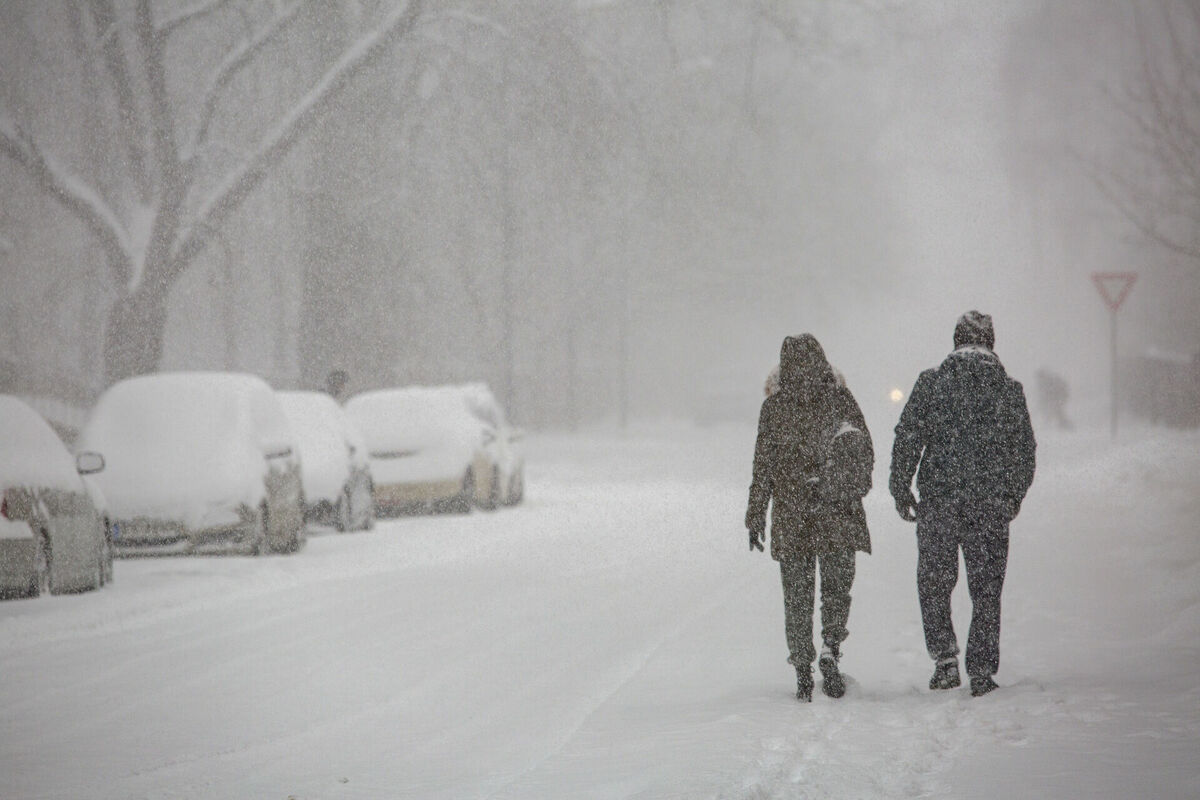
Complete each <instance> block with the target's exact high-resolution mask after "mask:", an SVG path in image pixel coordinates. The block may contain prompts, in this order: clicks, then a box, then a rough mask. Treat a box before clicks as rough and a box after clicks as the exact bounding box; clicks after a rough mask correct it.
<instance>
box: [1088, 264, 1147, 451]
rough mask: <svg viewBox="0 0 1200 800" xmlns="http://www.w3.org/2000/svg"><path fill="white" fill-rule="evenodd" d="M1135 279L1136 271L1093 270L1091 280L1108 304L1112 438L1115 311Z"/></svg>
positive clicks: (1114, 430) (1114, 429) (1114, 431)
mask: <svg viewBox="0 0 1200 800" xmlns="http://www.w3.org/2000/svg"><path fill="white" fill-rule="evenodd" d="M1136 280H1137V273H1136V272H1093V273H1092V282H1093V283H1095V284H1096V288H1097V289H1099V290H1100V296H1101V297H1103V298H1104V304H1105V305H1106V306H1108V311H1109V319H1110V320H1111V321H1112V324H1111V326H1110V330H1111V336H1110V337H1109V339H1110V358H1111V361H1110V371H1109V374H1110V379H1111V382H1112V388H1111V394H1110V402H1111V403H1112V420H1111V427H1112V438H1114V439H1115V438H1117V311H1118V310H1119V309H1120V308H1121V304H1122V303H1124V302H1125V298H1126V297H1128V296H1129V292H1130V291H1131V290H1132V289H1133V283H1134V281H1136Z"/></svg>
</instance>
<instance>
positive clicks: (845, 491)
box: [746, 333, 875, 701]
mask: <svg viewBox="0 0 1200 800" xmlns="http://www.w3.org/2000/svg"><path fill="white" fill-rule="evenodd" d="M874 460H875V456H874V452H873V450H872V447H871V435H870V433H869V432H868V431H867V423H866V420H864V419H863V415H862V411H861V410H859V407H858V403H857V402H855V400H854V396H853V395H852V394H850V390H849V389H847V388H846V385H845V382H844V381H843V380H841V379H840V378H839V377H838V376H837V374H836V373H835V372H834V370H833V368H832V367H831V366H830V365H829V362H828V361H827V360H826V358H825V353H824V351H823V350H822V349H821V345H820V344H819V343H818V342H817V340H816V339H815V338H814V337H813V336H811V335H810V334H807V333H806V334H804V335H802V336H798V337H792V336H789V337H787V338H786V339H784V341H783V348H782V351H781V353H780V367H779V387H778V389H777V390H776V391H771V390H770V389H768V397H767V398H766V400H764V401H763V404H762V410H761V412H760V414H759V418H758V439H757V441H756V442H755V446H754V475H753V479H752V481H751V484H750V499H749V503H748V505H747V509H746V527H747V529H749V532H750V548H751V550H753V549H754V548H756V547H757V548H758V549H759V550H762V549H763V544H762V543H763V537H764V536H765V533H766V516H767V505H768V503H770V504H771V556H772V557H773V558H774V559H775V560H776V561H778V562H779V565H780V572H781V574H782V578H783V598H784V616H785V631H786V634H787V642H788V650H789V652H790V656H789V658H788V661H789V662H790V663H791V664H792V665H793V666H795V668H796V696H797V697H798V698H799V699H801V700H805V701H811V700H812V688H813V678H812V662H813V661H814V660H816V651H815V650H814V648H813V595H814V588H815V577H816V569H817V562H818V561H819V562H820V570H821V638H822V639H823V641H824V644H825V647H824V649H823V650H822V652H821V659H820V663H819V666H820V669H821V675H822V678H823V682H822V689H823V690H824V692H825V694H827V695H829V696H830V697H841V696H842V694H843V693H844V692H845V682H844V680H843V678H842V675H841V673H840V672H839V670H838V659H839V658H840V656H841V644H842V642H843V641H844V640H845V639H846V636H847V635H848V633H847V630H846V621H847V619H848V618H849V615H850V588H851V585H852V584H853V583H854V559H855V552H856V551H858V550H862V551H864V552H867V553H869V552H871V539H870V535H869V533H868V531H867V520H866V515H865V514H864V513H863V504H862V498H863V495H865V494H866V493H867V491H868V490H869V489H870V488H871V468H872V466H873V465H874Z"/></svg>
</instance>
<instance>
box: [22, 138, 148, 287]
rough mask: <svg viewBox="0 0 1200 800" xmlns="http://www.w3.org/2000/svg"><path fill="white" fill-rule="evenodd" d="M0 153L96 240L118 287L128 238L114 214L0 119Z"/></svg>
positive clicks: (126, 264) (125, 276) (126, 274)
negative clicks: (93, 235) (19, 166)
mask: <svg viewBox="0 0 1200 800" xmlns="http://www.w3.org/2000/svg"><path fill="white" fill-rule="evenodd" d="M0 153H3V154H4V155H6V156H8V157H9V158H11V159H12V160H13V161H15V162H16V163H17V164H20V165H21V166H22V167H24V168H25V171H26V172H27V173H28V175H29V176H30V177H31V178H32V179H33V180H34V181H35V182H36V183H37V184H38V186H40V187H41V188H42V190H43V191H45V192H46V193H47V194H49V195H50V196H51V197H53V198H54V199H56V200H58V201H59V202H60V203H62V204H63V206H65V207H66V208H67V209H68V210H70V211H71V212H72V213H73V214H75V216H76V217H78V218H79V219H80V220H81V221H82V222H83V223H84V224H85V225H86V226H87V227H88V229H89V230H90V231H91V232H92V233H93V234H95V236H96V238H97V239H98V240H99V241H100V245H101V247H102V248H103V249H104V252H105V255H106V256H107V258H108V263H109V266H110V267H111V268H112V270H113V275H114V277H115V278H116V280H117V282H118V284H119V285H121V286H124V285H126V284H127V282H128V281H129V278H130V262H131V258H130V247H129V237H128V235H127V234H126V232H125V228H124V227H123V226H122V225H121V222H120V220H119V219H117V216H116V214H114V213H113V211H112V209H111V208H110V207H109V205H108V203H106V202H105V201H104V198H102V197H101V196H100V195H99V193H97V192H96V191H94V190H93V189H92V188H91V187H89V186H87V185H86V184H85V183H83V182H82V181H79V180H77V179H75V178H73V177H72V176H71V175H69V174H67V172H66V171H65V170H63V169H62V168H60V167H59V166H57V165H56V164H55V163H54V162H52V161H51V160H50V159H48V158H47V157H46V155H45V154H44V153H43V152H42V151H41V148H39V147H38V145H37V143H36V142H35V141H34V139H33V137H32V136H30V135H29V134H28V133H27V132H26V131H24V130H23V129H21V128H20V127H18V126H16V125H11V126H10V125H8V124H6V120H4V119H3V118H0Z"/></svg>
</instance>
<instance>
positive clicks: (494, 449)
mask: <svg viewBox="0 0 1200 800" xmlns="http://www.w3.org/2000/svg"><path fill="white" fill-rule="evenodd" d="M459 390H460V391H461V393H462V396H463V399H464V401H466V404H467V410H468V411H470V412H471V414H472V415H473V416H474V417H475V418H476V419H478V420H479V422H480V423H481V424H482V426H483V438H484V443H485V450H486V451H487V454H488V460H489V461H490V462H491V475H489V476H488V480H487V481H486V485H487V487H488V493H487V494H486V495H485V496H483V498H482V500H481V501H479V502H480V505H481V506H482V507H484V508H495V507H497V506H498V505H500V504H504V505H510V506H511V505H516V504H517V503H519V502H521V500H522V498H524V496H525V455H524V453H523V452H522V450H521V447H520V441H521V438H522V436H523V433H522V431H521V430H520V429H518V428H514V427H512V426H511V425H509V424H508V421H507V419H506V417H505V415H504V409H503V408H501V407H500V403H499V402H498V401H497V400H496V397H495V395H493V394H492V390H491V389H489V388H488V386H487V384H485V383H468V384H464V385H462V386H460V387H459Z"/></svg>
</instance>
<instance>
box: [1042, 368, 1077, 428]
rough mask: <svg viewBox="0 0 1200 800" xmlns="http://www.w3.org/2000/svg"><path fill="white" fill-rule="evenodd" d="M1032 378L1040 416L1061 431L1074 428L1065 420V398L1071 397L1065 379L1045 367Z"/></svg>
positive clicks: (1069, 388)
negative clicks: (1035, 385)
mask: <svg viewBox="0 0 1200 800" xmlns="http://www.w3.org/2000/svg"><path fill="white" fill-rule="evenodd" d="M1034 377H1035V378H1037V395H1038V407H1039V409H1040V411H1041V412H1042V415H1043V416H1044V417H1045V418H1046V419H1048V420H1049V421H1050V422H1052V423H1054V425H1055V426H1057V427H1058V428H1060V429H1061V430H1064V431H1069V430H1071V429H1072V428H1074V427H1075V426H1074V425H1072V424H1071V420H1070V419H1068V418H1067V398H1068V397H1070V396H1071V387H1070V386H1069V385H1068V384H1067V379H1066V378H1064V377H1063V376H1062V375H1059V374H1058V373H1057V372H1052V371H1051V370H1049V369H1046V368H1045V367H1041V368H1039V369H1038V371H1037V372H1036V373H1034Z"/></svg>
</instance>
